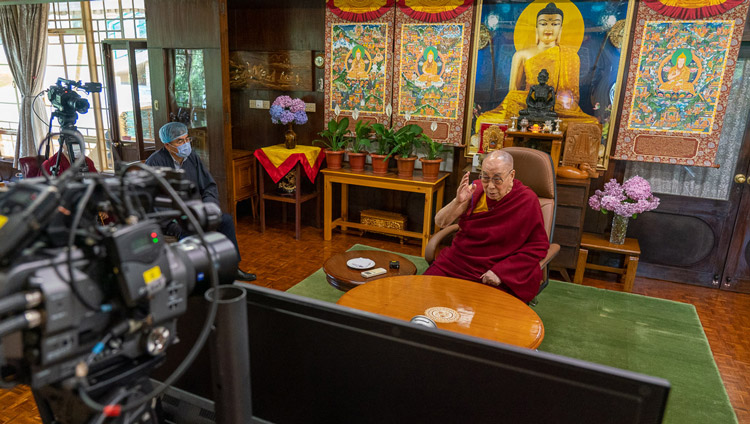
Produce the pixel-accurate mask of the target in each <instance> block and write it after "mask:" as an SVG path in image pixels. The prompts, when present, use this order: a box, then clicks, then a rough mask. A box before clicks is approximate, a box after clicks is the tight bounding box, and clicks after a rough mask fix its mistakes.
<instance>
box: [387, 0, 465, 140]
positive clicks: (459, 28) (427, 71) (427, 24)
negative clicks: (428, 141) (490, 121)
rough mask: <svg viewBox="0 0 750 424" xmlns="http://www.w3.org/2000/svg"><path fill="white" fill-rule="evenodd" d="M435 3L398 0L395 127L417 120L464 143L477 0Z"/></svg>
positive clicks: (434, 134)
mask: <svg viewBox="0 0 750 424" xmlns="http://www.w3.org/2000/svg"><path fill="white" fill-rule="evenodd" d="M434 3H435V2H430V1H427V0H399V2H398V3H397V6H398V7H397V12H396V40H395V48H396V54H395V58H394V59H395V60H394V71H395V73H396V76H397V77H396V78H397V79H396V86H395V88H394V103H395V104H394V115H393V127H394V128H400V127H402V126H404V125H407V124H416V125H419V126H420V127H422V129H423V130H424V132H425V133H426V134H427V135H428V136H430V137H431V138H432V139H433V140H435V141H438V142H442V143H448V144H453V145H462V140H463V121H464V107H465V94H464V93H465V92H466V86H467V85H466V82H467V79H466V74H467V70H468V62H469V57H470V52H471V32H472V25H471V22H472V18H473V5H472V3H473V1H472V0H454V1H449V2H443V3H446V4H443V5H441V6H435V5H434Z"/></svg>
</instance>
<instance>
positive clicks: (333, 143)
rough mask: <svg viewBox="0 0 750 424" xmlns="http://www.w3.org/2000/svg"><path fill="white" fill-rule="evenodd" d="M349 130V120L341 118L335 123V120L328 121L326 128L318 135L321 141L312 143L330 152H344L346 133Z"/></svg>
mask: <svg viewBox="0 0 750 424" xmlns="http://www.w3.org/2000/svg"><path fill="white" fill-rule="evenodd" d="M348 128H349V118H342V119H341V120H340V121H338V122H336V119H335V118H334V119H331V120H330V121H328V128H326V129H325V130H323V131H321V132H319V133H318V135H319V136H321V137H322V138H323V139H322V140H321V139H318V140H314V141H313V143H319V144H322V145H324V146H326V147H328V149H330V150H331V151H334V152H336V151H340V150H344V148H345V147H346V144H347V142H348V140H347V137H346V133H347V132H348Z"/></svg>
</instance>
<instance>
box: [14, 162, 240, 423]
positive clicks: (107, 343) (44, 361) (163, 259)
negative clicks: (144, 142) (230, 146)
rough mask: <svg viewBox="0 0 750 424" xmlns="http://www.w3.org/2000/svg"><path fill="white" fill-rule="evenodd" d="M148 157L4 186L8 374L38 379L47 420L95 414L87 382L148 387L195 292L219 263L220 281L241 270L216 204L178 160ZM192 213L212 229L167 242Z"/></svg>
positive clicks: (110, 394)
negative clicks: (117, 171)
mask: <svg viewBox="0 0 750 424" xmlns="http://www.w3.org/2000/svg"><path fill="white" fill-rule="evenodd" d="M141 168H142V169H138V170H134V171H130V172H127V173H125V174H124V175H122V176H120V177H106V176H103V175H96V176H92V175H88V176H86V177H84V176H82V175H80V174H77V173H76V172H74V171H73V170H71V171H69V172H66V173H64V174H63V175H62V176H61V177H60V178H58V179H55V180H50V181H49V182H46V181H45V180H44V179H43V178H34V179H25V180H22V181H20V182H18V183H14V184H11V185H9V187H8V188H6V189H5V190H3V191H0V240H4V241H3V243H0V371H2V373H1V374H2V378H1V379H0V386H3V387H9V386H13V385H15V384H19V383H21V384H28V385H29V386H31V388H32V390H33V391H34V394H35V399H36V400H37V404H38V405H39V409H40V413H41V414H42V417H43V420H44V416H45V411H48V416H49V415H52V416H53V419H54V422H61V423H66V422H87V421H89V420H94V419H96V417H97V413H95V412H94V411H92V410H91V409H89V408H87V407H86V406H85V405H84V404H83V403H82V402H81V399H80V396H81V390H84V391H85V395H86V396H90V397H91V398H93V399H97V401H98V402H100V403H103V404H107V403H117V402H120V403H122V402H124V401H125V400H126V399H127V398H122V396H123V395H122V393H123V390H127V393H128V396H129V398H133V397H138V396H136V395H137V394H143V393H148V392H149V390H148V387H146V386H147V384H146V383H144V380H145V381H147V380H148V378H147V377H148V375H149V374H150V372H151V370H153V368H154V367H156V366H158V365H159V364H160V363H161V362H162V361H163V360H164V358H165V355H166V350H167V348H168V347H169V346H170V345H172V344H174V343H177V342H178V341H179V339H178V337H177V333H176V320H177V318H178V317H180V316H181V315H183V314H184V313H185V312H186V310H187V299H188V296H190V295H191V293H193V292H194V291H198V290H205V289H206V288H208V281H209V276H210V274H211V272H213V270H216V273H215V274H213V275H216V276H217V277H218V281H217V282H216V283H217V284H218V283H231V282H232V281H233V276H234V274H235V273H236V270H237V264H238V257H237V253H236V249H235V247H234V245H233V244H232V242H231V241H229V239H227V238H226V237H225V236H224V235H222V234H220V233H216V232H211V231H210V230H213V229H215V228H216V227H217V225H218V223H219V222H220V220H221V211H220V210H219V208H218V206H217V205H215V204H213V203H203V202H202V201H201V200H200V199H199V198H197V194H195V190H194V187H193V186H192V184H191V183H190V182H189V181H188V180H186V178H185V177H184V173H183V171H181V170H172V169H167V168H159V169H150V168H147V167H145V166H141ZM165 185H167V186H169V188H170V189H169V190H167V189H165V187H164V186H165ZM175 195H177V196H176V197H177V198H174V197H175ZM188 214H190V215H192V217H193V218H194V221H192V222H194V223H197V225H199V226H200V227H201V229H205V230H206V231H207V232H205V233H203V236H202V237H203V240H200V238H199V237H197V236H191V237H188V238H185V239H183V240H181V241H179V242H169V241H168V240H167V239H166V237H165V236H164V234H163V230H162V229H163V228H166V225H167V223H168V222H172V221H173V220H175V219H177V220H184V219H185V218H186V216H187V215H188ZM182 224H183V225H185V228H190V229H192V230H197V229H196V228H195V227H194V226H191V225H188V223H187V222H184V221H183V222H182ZM144 384H146V385H144ZM118 396H119V397H120V398H118ZM124 399H125V400H124ZM151 407H152V406H151V405H147V404H144V405H143V408H145V409H143V410H146V411H147V410H149V409H148V408H151ZM143 410H142V411H140V412H141V414H142V412H143ZM92 417H93V418H92ZM122 420H123V421H118V422H134V421H128V419H127V418H126V417H123V418H122ZM45 422H47V421H45ZM49 422H52V421H49Z"/></svg>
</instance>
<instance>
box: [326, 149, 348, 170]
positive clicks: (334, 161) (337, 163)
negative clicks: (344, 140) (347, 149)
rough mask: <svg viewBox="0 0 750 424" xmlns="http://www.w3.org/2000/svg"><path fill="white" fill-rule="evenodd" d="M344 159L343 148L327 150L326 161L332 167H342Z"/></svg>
mask: <svg viewBox="0 0 750 424" xmlns="http://www.w3.org/2000/svg"><path fill="white" fill-rule="evenodd" d="M343 159H344V151H343V150H326V162H327V163H328V168H330V169H341V161H342V160H343Z"/></svg>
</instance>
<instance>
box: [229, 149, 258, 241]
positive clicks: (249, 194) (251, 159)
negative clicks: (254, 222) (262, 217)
mask: <svg viewBox="0 0 750 424" xmlns="http://www.w3.org/2000/svg"><path fill="white" fill-rule="evenodd" d="M255 164H256V162H255V156H253V152H251V151H249V150H240V149H232V179H233V181H234V193H233V196H232V205H233V207H234V213H233V214H232V215H233V216H234V221H235V222H234V224H235V226H236V225H237V202H240V201H242V200H245V199H250V202H251V203H252V204H251V207H252V208H253V219H255V216H256V212H255V199H256V198H257V197H258V188H257V185H256V183H257V180H256V179H255V166H256V165H255Z"/></svg>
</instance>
